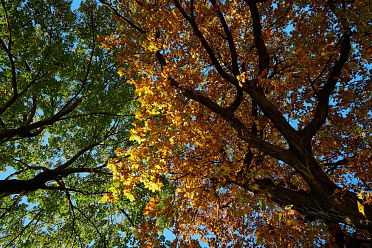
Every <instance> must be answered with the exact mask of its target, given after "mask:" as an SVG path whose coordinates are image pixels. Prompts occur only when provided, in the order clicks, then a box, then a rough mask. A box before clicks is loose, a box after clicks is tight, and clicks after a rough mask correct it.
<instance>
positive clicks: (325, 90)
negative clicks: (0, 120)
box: [300, 32, 351, 143]
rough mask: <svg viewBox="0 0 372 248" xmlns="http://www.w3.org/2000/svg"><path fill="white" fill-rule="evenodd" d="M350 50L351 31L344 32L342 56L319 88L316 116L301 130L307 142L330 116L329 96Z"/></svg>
mask: <svg viewBox="0 0 372 248" xmlns="http://www.w3.org/2000/svg"><path fill="white" fill-rule="evenodd" d="M350 50H351V34H350V32H349V33H346V34H344V35H343V37H342V41H341V47H340V56H339V58H338V60H337V61H336V62H335V64H334V65H333V67H332V70H331V72H330V74H329V76H328V80H327V82H326V83H325V85H324V86H323V87H322V88H321V89H320V90H318V94H317V98H318V102H317V106H316V109H315V114H314V117H313V119H312V120H311V122H310V123H309V124H308V125H307V126H306V127H305V128H303V129H302V130H301V131H300V136H302V137H303V140H304V141H305V142H307V143H309V142H310V141H311V139H312V138H313V137H314V135H315V134H316V133H317V132H318V131H319V129H320V128H321V127H322V126H323V124H324V123H325V121H326V119H327V117H328V111H329V98H330V95H331V93H332V91H333V90H334V88H335V87H336V83H337V82H338V80H339V78H340V76H341V72H342V68H343V67H344V65H345V63H346V62H347V61H348V59H349V53H350Z"/></svg>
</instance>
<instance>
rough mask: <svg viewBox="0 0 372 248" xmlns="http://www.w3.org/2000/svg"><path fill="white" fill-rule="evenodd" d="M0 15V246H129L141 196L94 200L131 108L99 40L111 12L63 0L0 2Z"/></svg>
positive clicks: (103, 187) (123, 143)
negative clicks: (133, 199) (111, 201)
mask: <svg viewBox="0 0 372 248" xmlns="http://www.w3.org/2000/svg"><path fill="white" fill-rule="evenodd" d="M0 14H1V16H0V26H1V27H0V38H1V41H0V42H1V50H0V68H1V69H0V80H1V85H0V94H1V97H0V143H1V144H0V154H1V158H0V170H2V171H3V172H5V173H4V174H3V175H2V176H1V177H0V179H2V180H0V195H1V199H0V246H14V247H41V246H42V247H58V246H61V247H80V246H82V247H86V246H94V247H113V246H119V247H120V246H122V247H127V246H136V244H137V240H136V238H135V237H134V235H133V234H132V228H133V227H134V226H135V225H138V224H139V223H141V220H142V209H143V207H144V206H142V207H141V204H145V203H141V202H136V204H137V205H134V204H131V203H129V202H127V201H122V202H121V203H120V206H113V205H110V204H107V203H103V202H102V201H101V199H102V196H103V195H104V194H105V192H106V191H107V188H108V187H109V185H110V183H111V177H112V175H111V173H110V171H109V170H108V169H106V164H107V162H108V160H109V159H110V157H113V156H114V155H113V154H114V151H113V149H114V148H115V147H127V146H130V142H129V141H128V130H129V128H130V123H131V121H132V114H131V113H132V112H133V110H134V109H135V107H136V102H135V101H134V96H133V91H132V88H131V87H130V86H129V85H128V84H126V83H125V80H124V79H123V78H122V77H121V78H120V77H119V75H118V73H117V69H118V68H117V66H116V62H115V60H114V57H116V53H117V52H118V51H117V50H116V49H110V50H107V49H104V48H102V47H101V46H100V41H99V37H101V36H107V35H110V34H112V33H114V32H115V30H116V26H115V24H113V23H111V22H109V21H108V20H109V15H110V14H109V13H108V12H107V10H106V9H105V8H103V7H102V6H99V5H97V4H96V3H94V2H92V1H87V2H84V3H82V4H81V6H80V8H79V9H78V10H75V11H72V10H71V1H66V0H45V1H39V0H29V1H21V0H14V1H13V0H12V1H5V0H1V6H0ZM40 175H43V176H45V177H43V178H42V177H41V176H40ZM35 178H36V179H37V180H35ZM40 178H41V179H42V180H44V179H45V180H44V181H40V180H41V179H40ZM24 182H27V183H29V184H28V185H26V186H22V183H24ZM10 183H14V185H16V186H17V187H15V188H12V189H8V188H7V187H8V186H9V185H10ZM30 185H32V186H35V187H34V188H31V187H30ZM18 186H19V188H18ZM143 194H146V192H143Z"/></svg>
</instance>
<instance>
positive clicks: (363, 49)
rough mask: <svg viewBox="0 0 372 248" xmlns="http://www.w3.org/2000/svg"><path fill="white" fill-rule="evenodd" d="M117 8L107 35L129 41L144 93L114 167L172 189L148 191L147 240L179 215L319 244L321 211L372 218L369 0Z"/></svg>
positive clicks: (244, 238)
mask: <svg viewBox="0 0 372 248" xmlns="http://www.w3.org/2000/svg"><path fill="white" fill-rule="evenodd" d="M106 5H108V4H107V3H106ZM111 7H113V8H115V9H116V11H117V12H116V14H117V15H116V16H115V19H116V20H117V21H118V22H119V23H120V24H121V25H122V33H120V34H118V36H113V37H112V38H111V39H110V37H107V38H106V39H105V40H104V43H105V44H106V46H110V44H111V45H113V44H115V45H116V46H120V47H121V48H122V53H121V54H120V55H119V61H120V63H122V64H125V65H128V70H122V71H120V73H121V74H126V76H129V77H131V78H130V80H129V82H130V83H132V84H134V86H135V89H136V94H137V97H138V101H139V102H140V107H139V108H138V109H137V110H136V113H135V115H136V120H135V122H134V123H133V129H132V130H131V131H130V133H131V139H132V140H133V141H135V142H136V145H134V146H132V147H131V148H130V149H129V150H126V151H119V153H120V154H118V155H119V156H121V155H123V159H122V160H120V162H119V161H118V162H116V163H112V164H111V165H110V167H111V168H112V170H113V171H114V179H116V181H118V182H121V183H122V186H121V187H124V191H125V194H126V195H128V196H129V197H135V196H133V195H131V193H130V192H131V189H133V188H134V187H135V186H136V185H138V184H143V185H144V186H145V187H146V188H148V189H150V190H152V191H154V192H157V191H161V190H162V187H163V186H164V183H165V181H167V182H168V183H169V184H170V186H169V185H168V186H167V187H172V188H173V189H174V191H173V193H172V194H168V195H166V196H164V195H162V196H161V197H158V198H156V199H155V198H152V199H150V200H149V202H148V205H147V207H146V208H145V215H146V216H147V217H148V218H149V223H150V222H151V223H152V224H151V225H144V226H141V227H139V229H141V230H137V232H138V233H140V234H141V236H142V237H145V236H146V235H144V234H148V235H147V236H146V237H147V238H149V240H147V242H150V243H151V242H152V241H151V240H150V237H154V236H151V232H152V233H154V232H158V231H159V230H160V229H161V228H162V227H172V228H174V232H175V233H176V235H177V236H178V238H179V239H182V240H184V241H185V240H186V241H188V240H192V239H193V238H195V235H198V236H199V237H200V239H201V240H205V241H206V242H209V244H210V245H211V246H215V245H216V246H217V245H218V246H222V245H223V244H225V245H230V246H234V247H239V246H240V247H244V246H246V245H247V244H249V243H250V242H256V243H265V244H266V245H267V246H270V245H271V244H276V245H278V246H280V247H284V246H288V247H291V246H290V244H293V243H300V242H301V243H302V244H303V245H305V246H312V245H313V244H314V243H313V242H314V240H320V239H327V237H326V236H327V234H326V233H325V230H323V229H324V227H325V225H324V222H322V220H326V221H328V222H336V223H338V222H341V223H345V224H349V225H352V226H354V227H356V228H357V229H358V230H362V229H368V228H369V229H370V228H371V224H370V223H371V222H370V221H371V212H369V211H370V210H368V209H367V207H368V206H369V205H368V204H365V208H364V210H365V214H364V213H363V214H361V213H359V212H358V204H362V202H360V203H359V202H358V197H357V196H356V194H355V193H353V192H360V191H361V190H363V189H364V190H365V189H367V183H368V182H370V179H371V177H370V173H368V172H367V171H368V169H370V167H369V166H370V163H369V160H370V152H371V147H370V141H371V136H370V134H369V131H370V121H368V120H369V119H370V117H371V112H370V111H369V110H368V107H370V104H371V94H370V92H371V84H370V83H368V80H369V76H368V73H369V72H370V67H368V66H367V65H368V64H367V63H368V55H370V52H371V51H370V43H369V40H368V38H366V35H367V34H366V33H367V29H366V25H367V21H366V20H367V12H366V11H368V6H367V3H366V2H365V1H358V0H357V1H344V3H342V1H315V0H314V1H254V0H245V1H242V0H239V1H238V0H232V1H199V0H195V1H192V0H190V1H186V0H174V1H166V0H157V1H150V0H147V1H145V0H143V1H141V0H140V1H136V0H133V1H132V0H125V1H123V2H122V3H118V4H117V5H115V6H111ZM117 37H119V38H117ZM335 161H339V162H335ZM332 162H333V163H332ZM345 175H352V176H353V177H354V178H357V179H353V180H352V182H350V181H347V180H346V179H345ZM340 188H343V189H342V190H341V189H340ZM345 189H346V190H345ZM327 202H329V204H328V205H327V204H326V203H327ZM357 203H358V204H357ZM369 203H370V202H369ZM312 204H314V206H313V205H312ZM322 204H325V205H322ZM331 209H333V210H331ZM331 211H334V213H331ZM304 217H306V218H307V217H308V218H309V219H311V220H313V219H316V221H312V222H306V223H305V222H304V221H303V218H304ZM160 219H161V220H162V221H159V220H160ZM368 221H369V222H368ZM357 223H359V224H357ZM361 223H363V224H361ZM368 223H369V224H368ZM154 226H155V227H154ZM159 228H160V229H159ZM253 235H254V236H255V238H256V240H253V239H252V237H253ZM190 242H191V241H190ZM185 244H187V242H186V243H185Z"/></svg>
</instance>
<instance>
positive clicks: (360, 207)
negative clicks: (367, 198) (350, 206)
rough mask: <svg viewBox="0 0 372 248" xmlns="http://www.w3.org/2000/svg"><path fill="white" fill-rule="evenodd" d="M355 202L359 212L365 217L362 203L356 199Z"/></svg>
mask: <svg viewBox="0 0 372 248" xmlns="http://www.w3.org/2000/svg"><path fill="white" fill-rule="evenodd" d="M357 203H358V210H359V213H361V214H363V215H364V217H366V214H365V213H364V205H363V204H361V203H360V202H358V201H357Z"/></svg>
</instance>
